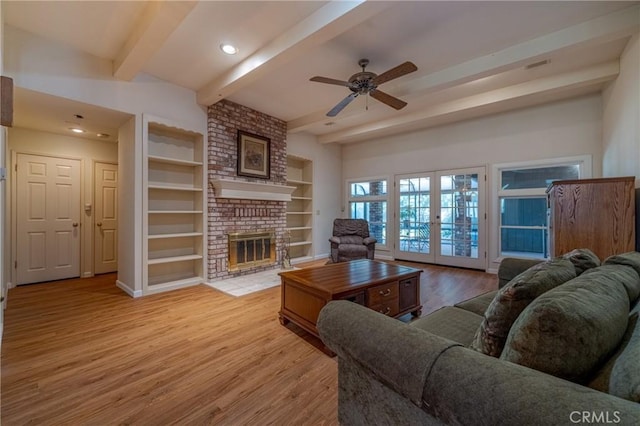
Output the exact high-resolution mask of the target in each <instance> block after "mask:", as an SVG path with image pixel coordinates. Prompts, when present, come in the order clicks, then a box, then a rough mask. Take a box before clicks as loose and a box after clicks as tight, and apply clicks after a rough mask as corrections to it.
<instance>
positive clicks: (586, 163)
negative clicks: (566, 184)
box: [497, 157, 591, 258]
mask: <svg viewBox="0 0 640 426" xmlns="http://www.w3.org/2000/svg"><path fill="white" fill-rule="evenodd" d="M590 165H591V164H590V158H589V157H580V158H575V159H564V160H563V159H559V160H555V161H553V160H551V161H545V162H540V163H538V164H528V165H523V164H519V165H502V166H497V172H498V173H497V177H498V191H497V192H498V203H499V206H498V207H499V210H498V212H499V255H500V256H512V257H533V258H546V257H548V235H549V233H548V229H547V196H546V190H547V188H548V186H549V185H550V184H551V182H553V181H556V180H564V179H579V178H584V177H587V175H590Z"/></svg>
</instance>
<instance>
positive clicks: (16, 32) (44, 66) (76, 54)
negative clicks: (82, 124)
mask: <svg viewBox="0 0 640 426" xmlns="http://www.w3.org/2000/svg"><path fill="white" fill-rule="evenodd" d="M5 47H6V49H5V74H6V75H9V76H11V77H13V79H14V83H15V86H16V87H21V88H25V89H29V90H33V91H38V92H43V93H47V94H51V95H55V96H59V97H63V98H68V99H73V100H76V101H79V102H84V103H87V104H91V105H97V106H101V107H105V108H109V109H112V110H116V111H122V112H127V113H130V114H133V115H134V116H135V123H128V124H126V125H125V126H124V127H127V128H126V129H124V134H126V135H127V136H128V137H127V138H125V139H123V138H120V144H119V145H120V150H124V151H125V153H122V152H121V153H120V162H119V165H120V167H121V168H122V167H126V170H128V171H130V172H131V173H130V174H129V176H128V180H127V181H126V182H127V184H126V185H123V186H122V187H121V188H122V190H121V191H120V194H119V197H123V198H125V199H129V200H132V201H134V202H132V203H127V204H125V205H123V209H124V210H120V212H121V216H120V217H121V218H123V220H130V221H131V223H132V226H141V224H142V219H141V218H142V203H141V201H139V200H142V172H141V170H142V164H143V163H142V161H143V159H142V149H140V147H141V146H142V143H143V141H142V126H141V124H140V123H141V122H142V114H143V113H148V114H152V115H155V116H158V117H162V118H165V119H168V120H170V121H174V122H177V123H180V124H181V125H182V126H183V127H184V128H188V129H192V130H194V131H198V132H201V133H202V134H204V135H206V134H207V117H206V110H205V108H203V107H201V106H200V105H198V104H197V102H196V94H195V92H194V91H192V90H189V89H185V88H183V87H179V86H175V85H172V84H170V83H167V82H164V81H162V80H158V79H156V78H154V77H151V76H148V75H144V74H141V75H139V76H137V77H136V78H135V79H134V80H133V81H130V82H127V81H118V80H116V79H115V78H114V77H113V76H112V69H113V63H112V62H111V61H109V60H105V59H101V58H98V57H95V56H92V55H89V54H87V53H84V52H80V51H78V50H75V49H73V48H70V47H67V46H64V45H61V44H59V43H57V42H55V41H51V40H47V39H44V38H42V37H40V36H37V35H34V34H32V33H29V32H26V31H23V30H20V29H17V28H13V27H10V26H6V27H5ZM129 124H131V126H129ZM131 135H132V136H133V137H132V138H131ZM128 144H133V146H129V145H128ZM123 162H126V163H127V164H123ZM126 192H130V194H129V193H126ZM127 209H128V210H127ZM135 230H136V232H128V233H125V232H122V228H121V231H120V232H119V234H118V237H119V238H118V241H119V247H126V248H127V249H128V251H129V253H130V254H131V256H132V257H130V258H127V259H128V261H127V264H126V265H121V264H120V262H121V261H122V260H123V257H120V258H119V264H118V280H119V283H118V284H119V285H120V286H121V287H124V288H126V289H130V290H132V291H133V292H137V291H139V290H141V289H142V273H141V266H140V265H141V264H142V239H141V238H140V237H139V236H138V234H139V233H141V232H142V231H141V229H140V228H139V227H138V228H136V229H135Z"/></svg>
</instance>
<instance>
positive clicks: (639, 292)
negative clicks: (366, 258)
mask: <svg viewBox="0 0 640 426" xmlns="http://www.w3.org/2000/svg"><path fill="white" fill-rule="evenodd" d="M498 279H499V289H498V290H496V291H492V292H489V293H487V294H484V295H481V296H478V297H476V298H474V299H471V300H468V301H465V302H462V303H459V304H457V305H455V306H449V307H445V308H442V309H440V310H438V311H435V312H433V313H431V314H429V315H427V316H425V317H422V318H419V319H417V320H415V321H413V322H410V323H404V322H402V321H398V320H394V319H392V318H388V317H386V316H384V315H381V314H379V313H377V312H374V311H372V310H369V309H367V308H364V307H362V306H360V305H357V304H355V303H352V302H346V301H335V302H331V303H329V304H328V305H327V306H325V308H323V310H322V311H321V313H320V317H319V319H318V330H319V333H320V336H321V338H322V340H323V341H324V343H325V344H326V345H327V346H328V347H329V348H331V349H332V350H333V351H334V352H335V353H336V354H337V356H338V382H339V396H338V400H339V408H338V417H339V421H340V423H341V424H343V425H378V424H380V425H417V424H420V425H432V424H433V425H436V424H459V425H515V424H517V425H536V426H537V425H565V424H566V425H575V424H618V425H638V424H640V326H639V325H638V313H639V311H640V304H639V303H638V298H639V296H640V253H638V252H631V253H625V254H621V255H617V256H612V257H610V258H608V259H606V260H604V261H603V262H601V261H600V259H598V258H597V257H595V255H594V254H593V253H592V252H590V251H589V250H575V251H573V252H571V253H567V254H566V255H564V256H562V257H560V258H556V259H552V260H549V261H547V262H541V263H539V262H536V261H533V262H532V261H521V260H517V259H505V260H504V261H503V262H502V263H501V265H500V269H499V273H498ZM427 297H428V295H427Z"/></svg>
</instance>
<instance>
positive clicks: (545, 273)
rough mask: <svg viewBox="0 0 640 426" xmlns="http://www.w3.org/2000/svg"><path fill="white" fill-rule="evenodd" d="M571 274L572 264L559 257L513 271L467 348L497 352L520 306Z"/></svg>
mask: <svg viewBox="0 0 640 426" xmlns="http://www.w3.org/2000/svg"><path fill="white" fill-rule="evenodd" d="M575 276H576V272H575V268H574V266H573V264H572V263H571V262H570V261H569V260H567V259H561V258H556V259H552V260H550V261H548V262H543V263H538V264H537V265H534V266H532V267H531V268H529V269H527V270H526V271H524V272H523V273H521V274H520V275H517V276H516V277H515V278H514V279H512V280H511V281H510V282H509V283H508V284H507V285H505V286H504V287H502V288H501V289H500V290H498V293H497V294H496V296H495V298H494V299H493V300H492V301H491V303H490V304H489V307H488V308H487V310H486V311H485V313H484V318H483V320H482V323H481V324H480V328H478V330H477V331H476V335H475V337H474V340H473V343H471V348H472V349H475V350H477V351H479V352H482V353H484V354H487V355H491V356H495V357H498V356H500V353H501V352H502V348H503V347H504V342H505V340H506V339H507V335H508V334H509V330H510V329H511V325H512V324H513V322H514V321H515V320H516V318H518V315H520V313H521V312H522V311H523V310H524V308H526V307H527V305H529V303H531V301H533V300H534V299H535V298H536V297H538V296H540V295H541V294H542V293H544V292H546V291H548V290H551V289H552V288H554V287H557V286H559V285H560V284H562V283H564V282H566V281H569V280H571V279H572V278H575Z"/></svg>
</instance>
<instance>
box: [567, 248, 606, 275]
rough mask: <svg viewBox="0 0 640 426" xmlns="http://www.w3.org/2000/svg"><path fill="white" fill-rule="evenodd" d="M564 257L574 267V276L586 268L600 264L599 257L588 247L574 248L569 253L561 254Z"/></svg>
mask: <svg viewBox="0 0 640 426" xmlns="http://www.w3.org/2000/svg"><path fill="white" fill-rule="evenodd" d="M562 257H563V258H564V259H568V260H569V261H571V263H573V266H574V267H575V268H576V276H578V275H580V274H582V273H583V272H584V271H586V270H587V269H591V268H596V267H598V266H600V259H599V258H598V256H597V255H596V254H595V253H594V252H592V251H591V250H589V249H575V250H571V251H570V252H569V253H565V254H563V255H562Z"/></svg>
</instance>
